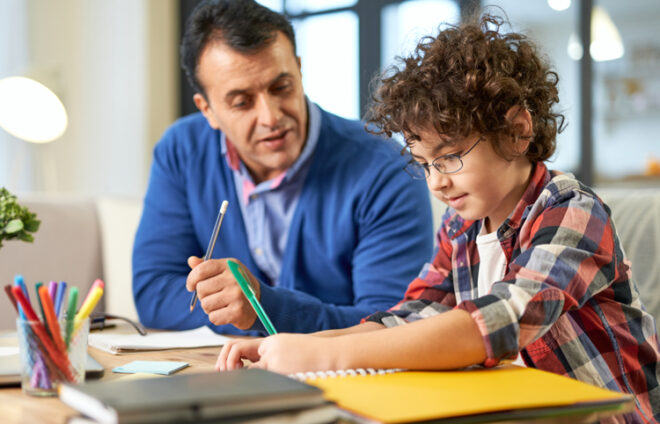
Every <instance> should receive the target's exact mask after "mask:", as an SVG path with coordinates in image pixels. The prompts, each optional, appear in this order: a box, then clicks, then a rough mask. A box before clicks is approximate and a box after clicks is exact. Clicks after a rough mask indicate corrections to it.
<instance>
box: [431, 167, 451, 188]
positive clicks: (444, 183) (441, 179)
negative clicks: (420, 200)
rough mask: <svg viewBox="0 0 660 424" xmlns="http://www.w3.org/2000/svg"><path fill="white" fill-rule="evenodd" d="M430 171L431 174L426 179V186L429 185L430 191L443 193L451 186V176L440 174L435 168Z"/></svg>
mask: <svg viewBox="0 0 660 424" xmlns="http://www.w3.org/2000/svg"><path fill="white" fill-rule="evenodd" d="M429 171H430V172H431V173H430V175H429V176H428V178H427V179H426V184H427V185H428V187H429V190H431V191H432V192H433V191H441V190H444V189H446V188H448V187H449V186H451V177H450V176H449V175H447V174H443V173H441V172H438V170H437V169H435V168H433V167H431V169H430V170H429Z"/></svg>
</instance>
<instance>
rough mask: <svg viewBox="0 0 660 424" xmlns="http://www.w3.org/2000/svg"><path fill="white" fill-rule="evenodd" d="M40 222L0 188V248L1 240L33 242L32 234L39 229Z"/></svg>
mask: <svg viewBox="0 0 660 424" xmlns="http://www.w3.org/2000/svg"><path fill="white" fill-rule="evenodd" d="M39 224H41V221H39V220H38V219H37V214H35V213H32V212H30V211H29V210H28V208H26V207H24V206H21V205H19V204H18V202H17V201H16V196H14V195H13V194H11V193H10V192H9V191H7V189H5V188H4V187H0V247H2V241H3V240H16V239H17V240H23V241H27V242H30V243H31V242H33V241H34V237H33V236H32V234H30V233H34V232H36V231H37V230H38V229H39Z"/></svg>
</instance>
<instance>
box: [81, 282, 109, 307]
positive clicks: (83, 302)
mask: <svg viewBox="0 0 660 424" xmlns="http://www.w3.org/2000/svg"><path fill="white" fill-rule="evenodd" d="M94 287H100V288H102V289H104V290H105V283H104V282H103V280H101V279H100V278H97V279H96V280H94V283H93V284H92V287H90V288H89V291H88V292H87V296H85V300H83V301H82V303H81V305H84V304H85V303H87V300H88V299H89V296H90V295H91V294H92V291H93V290H94Z"/></svg>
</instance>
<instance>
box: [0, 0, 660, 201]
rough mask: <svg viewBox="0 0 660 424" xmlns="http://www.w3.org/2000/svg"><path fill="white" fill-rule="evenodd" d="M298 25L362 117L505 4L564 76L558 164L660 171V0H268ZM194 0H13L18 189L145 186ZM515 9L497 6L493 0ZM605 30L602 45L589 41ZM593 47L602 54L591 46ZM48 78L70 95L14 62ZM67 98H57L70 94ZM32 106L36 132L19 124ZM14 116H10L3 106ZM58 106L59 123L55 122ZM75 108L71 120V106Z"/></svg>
mask: <svg viewBox="0 0 660 424" xmlns="http://www.w3.org/2000/svg"><path fill="white" fill-rule="evenodd" d="M261 3H263V4H264V5H266V6H268V7H270V8H272V9H274V10H278V11H283V12H285V13H286V14H288V15H289V16H290V18H291V20H292V22H293V24H294V27H295V29H296V33H297V34H296V35H297V40H298V52H299V54H300V56H301V57H302V70H303V82H304V85H305V90H306V92H307V94H308V95H309V96H310V98H311V99H312V100H314V101H315V102H317V103H319V104H320V105H321V106H322V107H324V108H325V109H327V110H329V111H331V112H334V113H336V114H339V115H342V116H345V117H348V118H359V117H361V116H363V114H364V112H365V110H366V106H367V104H368V99H369V82H370V81H371V79H372V78H373V76H374V75H375V73H377V72H379V71H380V70H382V69H385V68H386V67H387V66H389V65H391V64H392V63H394V57H395V56H396V55H398V54H405V53H407V52H409V51H410V50H411V49H412V48H413V47H414V46H415V44H416V42H417V40H418V39H419V37H420V36H423V35H429V34H431V35H432V34H434V33H435V32H437V30H438V27H439V25H440V24H441V23H458V22H460V20H461V17H462V16H467V15H468V14H469V13H471V11H472V10H474V8H482V7H486V6H489V5H494V6H499V7H500V8H501V10H504V11H505V12H506V14H507V16H508V18H509V20H510V21H511V23H512V26H513V29H514V30H522V31H525V32H526V33H528V34H529V35H530V36H532V37H533V38H534V39H535V40H536V41H537V42H538V44H539V45H540V46H541V48H542V50H543V51H544V52H545V54H546V55H547V56H548V58H549V59H550V61H551V62H552V63H553V65H554V67H555V69H556V70H557V72H558V73H559V75H560V99H561V103H560V104H559V110H561V111H562V112H563V113H564V114H565V115H566V117H567V121H568V126H567V128H566V130H565V131H564V132H563V133H562V134H560V135H559V138H558V150H557V153H556V154H555V156H554V158H553V159H552V161H551V163H550V167H551V168H554V169H559V170H563V171H570V172H573V173H576V174H577V175H578V176H579V177H580V178H581V179H582V180H583V181H585V182H587V183H588V184H590V185H596V186H621V185H623V186H632V187H638V186H656V185H660V176H659V175H660V162H659V161H660V139H659V138H660V136H659V134H660V131H659V130H660V119H658V118H660V72H659V71H660V28H659V27H658V25H657V21H658V18H660V2H658V1H657V0H636V1H633V2H621V1H618V0H594V1H586V0H584V1H580V0H572V1H571V0H526V1H519V0H490V1H481V2H479V1H472V0H398V1H395V0H263V1H262V2H261ZM195 4H196V1H193V0H103V1H101V0H59V1H57V2H53V1H50V0H3V1H2V2H0V52H2V53H1V54H0V127H1V128H2V129H0V157H1V158H2V160H1V161H0V186H5V187H7V188H8V189H9V190H10V191H13V192H15V193H18V194H21V193H33V192H47V193H76V194H83V195H90V196H106V195H109V196H126V197H141V196H142V195H143V193H144V191H145V188H146V184H147V178H148V173H149V166H150V162H151V151H152V149H153V146H154V144H155V143H156V142H157V141H158V139H159V138H160V136H161V134H162V133H163V131H164V130H165V128H166V127H167V126H168V125H169V124H170V123H172V122H173V121H174V120H175V119H176V118H177V117H179V116H182V115H185V114H188V113H191V112H193V111H194V106H193V104H192V101H191V96H192V93H191V91H190V87H188V84H187V82H186V80H185V78H184V77H183V75H182V73H181V71H180V67H179V65H178V61H179V57H178V46H179V41H180V33H181V28H182V26H183V23H184V21H185V18H186V16H187V15H188V13H189V12H190V11H191V10H192V8H193V7H194V6H195ZM493 11H494V12H496V13H501V12H499V11H498V10H497V9H494V10H493ZM586 39H590V42H589V43H588V44H589V45H590V48H585V47H584V45H583V44H585V43H582V40H586ZM585 52H588V53H585ZM16 76H21V77H29V78H32V79H34V80H37V81H39V82H40V83H41V84H43V85H45V86H46V87H48V88H49V89H50V90H51V92H52V93H53V94H54V95H55V96H57V99H59V101H60V102H61V106H63V108H64V109H63V110H64V111H65V113H64V115H62V113H61V110H60V109H57V111H56V112H47V111H46V112H45V115H44V114H40V113H38V112H40V111H39V110H38V109H39V108H41V107H42V106H43V105H46V104H48V102H47V101H46V100H42V99H41V98H40V97H38V95H37V94H35V95H34V96H35V97H32V95H27V94H24V92H20V93H19V94H18V98H17V99H15V98H12V97H11V96H13V95H15V94H12V93H13V92H12V91H11V87H9V84H8V83H7V78H9V77H16ZM55 103H57V102H55ZM21 108H27V110H28V111H29V113H28V118H27V120H26V125H28V129H32V130H34V129H43V130H44V131H45V130H46V129H47V128H46V127H48V126H49V125H51V126H53V128H54V130H53V131H52V134H50V135H43V136H41V138H39V137H36V136H35V137H32V138H36V141H38V142H37V143H35V142H33V141H35V140H32V141H26V139H29V138H30V136H26V135H23V134H22V133H20V129H14V128H12V127H11V125H12V124H13V123H15V121H16V118H15V117H13V115H12V113H18V111H20V110H21ZM3 115H4V116H3ZM43 116H48V117H51V118H53V119H54V120H55V121H56V122H53V123H50V122H46V119H45V118H44V117H43ZM62 119H64V121H62Z"/></svg>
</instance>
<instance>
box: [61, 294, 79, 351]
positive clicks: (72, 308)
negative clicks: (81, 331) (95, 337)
mask: <svg viewBox="0 0 660 424" xmlns="http://www.w3.org/2000/svg"><path fill="white" fill-rule="evenodd" d="M77 305H78V287H71V291H69V304H68V307H67V309H66V332H65V336H64V343H65V344H66V347H67V349H68V347H69V343H70V342H71V334H73V322H74V318H75V316H76V306H77Z"/></svg>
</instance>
